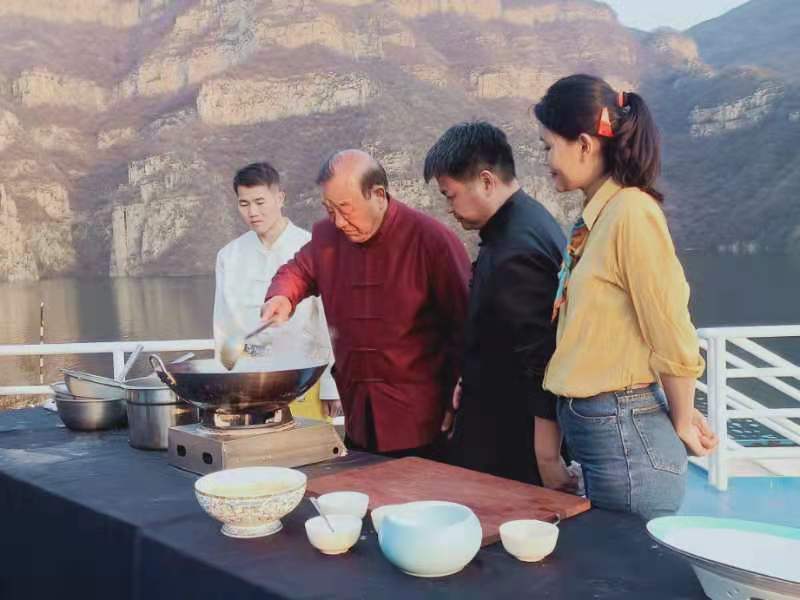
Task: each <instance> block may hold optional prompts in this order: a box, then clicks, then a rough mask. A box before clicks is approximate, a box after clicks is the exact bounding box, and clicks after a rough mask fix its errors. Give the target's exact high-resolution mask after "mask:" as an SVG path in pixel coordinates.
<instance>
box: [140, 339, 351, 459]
mask: <svg viewBox="0 0 800 600" xmlns="http://www.w3.org/2000/svg"><path fill="white" fill-rule="evenodd" d="M150 362H151V364H152V365H153V367H154V368H155V370H156V373H158V376H159V377H160V378H161V380H162V381H163V382H164V383H166V384H167V385H168V386H169V387H170V388H172V390H173V391H174V392H175V393H176V394H177V395H178V396H180V397H181V398H183V399H184V400H186V401H187V402H189V403H190V404H193V405H195V406H197V407H199V408H200V423H197V424H193V425H183V426H179V427H171V428H170V429H169V448H168V455H169V463H170V464H171V465H173V466H176V467H178V468H180V469H185V470H187V471H191V472H193V473H198V474H206V473H211V472H213V471H219V470H221V469H231V468H235V467H246V466H256V465H275V466H282V467H298V466H302V465H308V464H312V463H316V462H321V461H324V460H328V459H332V458H338V457H340V456H345V455H346V454H347V450H346V448H345V446H344V443H343V442H342V439H341V438H340V437H339V434H338V433H337V432H336V429H335V428H334V426H333V425H332V424H330V423H326V422H323V421H312V420H308V419H298V420H295V419H294V418H293V417H292V412H291V410H290V409H289V403H290V402H292V401H293V400H294V399H295V398H297V397H299V396H301V395H303V393H305V392H306V391H307V390H308V389H309V388H310V387H311V386H312V385H314V383H316V382H317V380H318V379H319V377H320V376H321V375H322V373H323V372H324V370H325V366H326V365H318V366H314V367H307V368H300V369H292V370H282V371H271V372H269V371H268V372H264V371H246V370H242V371H240V370H238V367H237V369H235V370H234V371H230V372H229V371H227V370H225V369H224V367H222V365H220V364H219V363H218V362H217V361H215V360H194V361H187V362H184V363H179V364H177V365H170V369H169V370H167V368H166V367H165V366H164V363H163V362H162V361H161V359H160V358H159V357H157V356H155V355H153V356H152V357H151V361H150ZM243 368H245V369H246V368H247V367H246V366H245V367H243Z"/></svg>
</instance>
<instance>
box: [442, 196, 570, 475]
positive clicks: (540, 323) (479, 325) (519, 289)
mask: <svg viewBox="0 0 800 600" xmlns="http://www.w3.org/2000/svg"><path fill="white" fill-rule="evenodd" d="M480 236H481V243H480V251H479V253H478V258H477V260H476V261H475V263H474V264H473V274H472V282H471V284H470V300H469V314H468V318H467V325H466V336H465V338H466V340H465V341H466V344H465V352H464V359H463V369H462V389H463V395H462V402H461V408H460V410H459V413H458V415H457V418H456V424H455V430H454V434H453V440H452V443H451V460H452V462H455V463H456V464H461V465H462V466H465V467H467V468H471V469H475V470H479V471H484V472H488V473H493V474H495V475H500V476H502V477H509V478H511V479H518V480H520V481H529V482H532V483H538V482H539V473H538V469H537V468H536V462H535V457H534V450H533V417H534V416H539V417H545V418H549V419H555V397H553V395H552V394H550V393H548V392H546V391H544V390H543V389H542V380H543V377H544V369H545V366H546V365H547V362H548V361H549V360H550V357H551V356H552V354H553V351H554V349H555V324H554V323H551V320H550V317H551V312H552V308H553V298H554V296H555V291H556V286H557V280H558V270H559V268H560V266H561V253H562V250H563V248H564V247H565V246H566V239H565V238H564V234H563V232H562V231H561V228H560V226H559V225H558V223H557V222H556V220H555V219H554V218H553V217H552V216H551V215H550V213H549V212H548V211H547V210H546V209H545V208H544V207H543V206H542V205H541V204H539V202H537V201H536V200H534V199H533V198H531V197H530V196H528V195H527V194H526V193H525V192H523V191H522V190H519V191H517V192H516V193H515V194H514V195H512V196H511V197H510V198H509V199H508V201H506V203H505V204H504V205H503V206H502V207H501V208H500V210H498V211H497V213H495V215H494V216H493V217H492V218H491V219H490V220H489V222H488V223H487V224H486V225H485V226H484V227H483V229H481V231H480Z"/></svg>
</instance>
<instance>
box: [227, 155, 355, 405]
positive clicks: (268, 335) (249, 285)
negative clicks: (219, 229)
mask: <svg viewBox="0 0 800 600" xmlns="http://www.w3.org/2000/svg"><path fill="white" fill-rule="evenodd" d="M233 190H234V193H235V194H236V197H237V203H238V207H239V215H240V216H241V217H242V220H243V221H244V222H245V223H246V224H247V226H248V227H249V228H250V231H248V232H247V233H245V234H244V235H242V236H240V237H238V238H236V239H235V240H233V241H232V242H230V243H229V244H227V245H226V246H225V247H224V248H222V250H220V251H219V253H218V254H217V266H216V291H215V295H214V339H215V340H216V345H217V352H218V351H219V346H220V345H221V343H222V342H223V340H225V339H226V338H227V337H229V336H232V335H245V334H247V333H249V332H250V331H253V330H254V329H255V328H256V327H258V325H259V324H260V322H261V320H260V314H261V313H260V311H261V305H262V304H263V303H264V296H265V295H266V293H267V288H268V287H269V283H270V281H271V280H272V277H273V276H274V275H275V273H276V271H277V270H278V269H279V268H280V267H281V266H282V265H283V264H284V263H286V262H287V261H288V260H289V259H291V258H292V257H293V256H294V255H295V253H296V252H297V251H298V250H299V249H300V248H301V247H303V246H304V245H305V244H306V243H307V242H308V241H309V240H310V239H311V234H310V233H309V232H308V231H305V230H304V229H301V228H299V227H297V226H296V225H295V224H294V223H292V222H291V221H290V220H289V219H288V218H286V217H285V216H284V215H283V205H284V201H285V194H284V192H283V190H282V189H281V185H280V176H279V175H278V172H277V171H276V170H275V168H274V167H273V166H272V165H270V164H269V163H266V162H259V163H253V164H251V165H247V166H246V167H244V168H242V169H240V170H239V171H238V172H237V173H236V175H235V177H234V178H233ZM309 344H310V345H309ZM314 344H317V345H318V346H319V345H322V346H323V348H322V349H321V350H322V353H323V354H325V355H327V356H328V357H332V352H331V351H330V337H329V336H328V328H327V323H326V321H325V312H324V310H323V307H322V300H321V299H320V298H319V297H310V298H307V299H306V300H304V301H303V302H301V303H300V304H299V305H298V306H297V309H296V310H295V312H294V315H293V316H292V318H291V319H290V320H289V321H288V322H287V323H285V324H284V325H281V326H279V327H274V328H269V329H267V330H266V331H264V332H263V333H262V334H260V335H259V336H257V337H255V338H253V340H252V343H250V344H248V345H247V346H246V347H245V351H246V352H247V353H248V354H250V355H251V356H260V355H264V354H265V353H266V352H268V351H269V352H279V351H280V349H281V348H284V349H288V350H290V351H296V349H297V347H298V346H301V347H305V348H310V347H313V345H314ZM318 349H319V348H318ZM320 398H321V400H322V401H323V402H322V405H323V409H324V412H325V413H326V414H327V415H329V416H336V415H338V414H340V413H341V403H340V402H339V392H338V391H337V389H336V383H335V382H334V380H333V377H332V376H331V373H330V367H329V368H328V369H327V370H326V371H325V373H324V374H323V376H322V379H321V381H320Z"/></svg>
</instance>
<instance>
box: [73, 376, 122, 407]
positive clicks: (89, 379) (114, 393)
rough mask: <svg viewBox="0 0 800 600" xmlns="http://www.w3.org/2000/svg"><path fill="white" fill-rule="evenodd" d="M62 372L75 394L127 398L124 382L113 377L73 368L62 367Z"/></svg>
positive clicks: (86, 396) (90, 396)
mask: <svg viewBox="0 0 800 600" xmlns="http://www.w3.org/2000/svg"><path fill="white" fill-rule="evenodd" d="M61 372H62V373H64V383H65V384H66V385H67V389H68V390H69V393H70V394H72V395H73V396H79V397H81V398H108V399H113V400H118V399H121V398H125V390H124V389H123V388H122V384H121V383H119V382H117V381H114V380H113V379H109V378H108V377H102V376H100V375H94V374H92V373H85V372H83V371H75V370H73V369H61Z"/></svg>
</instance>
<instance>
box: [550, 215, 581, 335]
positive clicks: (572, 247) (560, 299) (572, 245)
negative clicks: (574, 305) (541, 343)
mask: <svg viewBox="0 0 800 600" xmlns="http://www.w3.org/2000/svg"><path fill="white" fill-rule="evenodd" d="M588 237H589V228H588V227H587V226H586V223H585V222H584V220H583V216H580V217H578V220H577V221H575V225H573V226H572V233H570V238H569V245H568V246H567V251H566V252H565V253H564V260H563V262H562V263H561V270H560V271H559V272H558V290H556V298H555V301H554V302H553V315H552V317H551V318H552V320H553V321H555V320H556V319H557V318H558V311H559V310H560V309H561V307H562V306H564V305H565V304H566V303H567V284H568V283H569V276H570V275H571V274H572V270H573V269H574V268H575V266H576V265H577V264H578V261H579V260H580V258H581V254H583V247H584V245H585V244H586V239H587V238H588Z"/></svg>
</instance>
